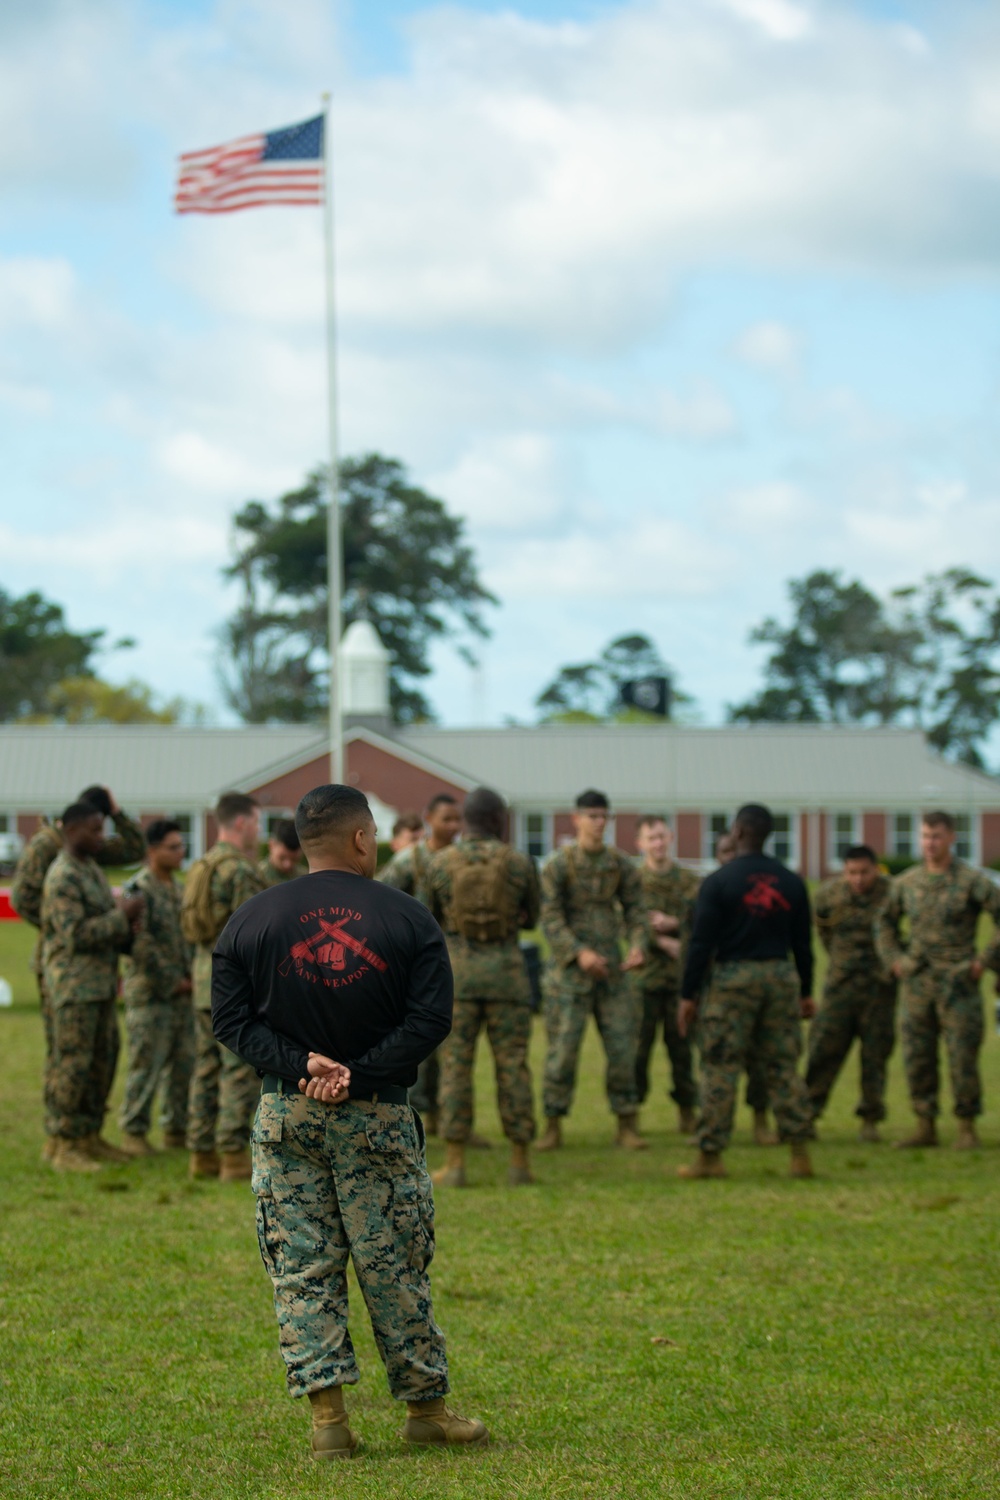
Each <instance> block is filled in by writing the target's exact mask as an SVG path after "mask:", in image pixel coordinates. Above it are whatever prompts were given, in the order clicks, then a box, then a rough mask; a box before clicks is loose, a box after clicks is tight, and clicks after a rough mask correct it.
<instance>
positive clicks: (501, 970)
mask: <svg viewBox="0 0 1000 1500" xmlns="http://www.w3.org/2000/svg"><path fill="white" fill-rule="evenodd" d="M504 848H506V845H504V844H501V843H500V841H499V839H463V840H462V842H461V844H452V845H451V846H450V847H449V848H447V849H441V850H440V851H439V852H438V853H437V854H435V856H434V858H433V859H432V860H431V863H430V869H429V872H428V877H427V904H428V906H429V907H430V909H431V913H432V914H433V915H434V916H435V917H436V918H437V920H438V921H439V922H440V923H441V926H442V927H443V928H444V935H445V941H446V942H447V944H448V955H449V957H450V958H451V970H452V974H453V975H454V978H455V999H456V1000H510V1001H513V1002H514V1003H515V1004H518V1005H528V1004H530V1002H531V986H530V984H529V982H528V974H527V970H526V969H525V967H524V957H523V955H522V953H521V950H520V948H519V947H518V943H517V934H518V930H519V929H520V928H522V927H534V926H536V925H537V922H538V907H539V890H538V876H537V874H536V873H535V862H534V860H533V859H531V858H530V857H529V856H528V855H527V854H521V853H520V852H519V851H518V850H517V849H511V850H509V852H508V855H507V860H508V864H507V880H508V882H509V884H508V900H507V910H508V911H509V912H511V913H512V914H513V916H512V926H511V930H510V933H509V935H508V936H507V938H505V939H504V941H503V942H497V943H480V942H477V941H476V940H475V939H473V938H467V937H463V936H462V934H461V933H459V932H452V931H449V928H448V912H449V908H450V906H451V895H452V879H453V876H454V873H455V870H456V868H457V867H458V866H459V865H460V864H461V863H462V862H464V861H466V860H468V861H470V862H476V861H483V860H487V859H492V858H494V857H495V855H496V853H497V851H498V850H500V849H504Z"/></svg>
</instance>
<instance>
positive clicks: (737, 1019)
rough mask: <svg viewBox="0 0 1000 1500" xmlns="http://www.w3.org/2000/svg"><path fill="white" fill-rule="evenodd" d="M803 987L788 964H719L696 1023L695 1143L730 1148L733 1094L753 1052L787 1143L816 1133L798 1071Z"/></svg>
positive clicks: (710, 1148) (772, 961) (775, 961)
mask: <svg viewBox="0 0 1000 1500" xmlns="http://www.w3.org/2000/svg"><path fill="white" fill-rule="evenodd" d="M801 1030H802V1027H801V1021H800V1016H799V984H798V977H797V975H796V973H795V970H794V968H793V967H792V965H791V964H790V963H789V962H788V961H787V960H786V959H764V960H759V961H757V962H744V963H729V964H717V965H716V967H715V970H714V972H713V974H712V983H711V986H710V988H709V991H708V994H707V995H706V997H705V999H704V1001H703V1003H702V1006H701V1014H700V1017H699V1032H698V1037H699V1044H700V1047H701V1118H700V1119H699V1121H698V1134H697V1139H698V1145H699V1146H700V1147H701V1149H702V1150H703V1151H713V1152H718V1151H724V1150H725V1149H726V1147H727V1146H728V1145H729V1137H730V1135H731V1133H732V1128H733V1112H734V1110H735V1107H736V1090H737V1087H738V1085H739V1079H740V1074H741V1072H743V1071H744V1070H745V1068H746V1064H747V1057H748V1055H749V1053H750V1051H751V1049H752V1050H753V1051H755V1052H756V1054H757V1056H758V1058H759V1060H760V1065H761V1067H762V1069H763V1072H764V1077H765V1079H766V1083H767V1102H768V1104H769V1105H770V1107H771V1109H772V1110H773V1111H774V1118H775V1121H776V1123H777V1126H778V1134H779V1136H780V1137H781V1139H782V1140H783V1141H804V1140H807V1139H808V1137H809V1133H810V1130H811V1123H810V1122H811V1114H810V1110H809V1101H808V1096H807V1094H806V1086H805V1084H804V1083H803V1081H802V1079H801V1078H800V1077H799V1075H798V1073H797V1072H796V1063H797V1062H798V1057H799V1051H800V1049H801V1046H802V1040H801Z"/></svg>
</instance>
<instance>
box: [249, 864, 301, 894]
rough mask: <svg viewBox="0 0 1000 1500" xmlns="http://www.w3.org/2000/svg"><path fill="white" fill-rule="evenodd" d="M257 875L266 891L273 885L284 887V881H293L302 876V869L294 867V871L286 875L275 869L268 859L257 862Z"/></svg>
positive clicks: (298, 866) (297, 866)
mask: <svg viewBox="0 0 1000 1500" xmlns="http://www.w3.org/2000/svg"><path fill="white" fill-rule="evenodd" d="M257 874H258V875H259V876H260V878H261V879H262V880H263V882H264V885H265V886H266V887H267V889H268V890H270V889H271V887H272V886H273V885H284V884H285V882H286V880H295V878H296V877H297V876H299V875H301V874H302V867H301V866H300V865H296V866H295V869H294V870H290V871H289V873H288V874H287V875H286V874H285V872H284V871H283V870H277V869H275V867H274V865H272V863H271V861H270V860H269V859H262V860H260V861H258V864H257Z"/></svg>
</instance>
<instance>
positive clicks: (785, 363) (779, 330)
mask: <svg viewBox="0 0 1000 1500" xmlns="http://www.w3.org/2000/svg"><path fill="white" fill-rule="evenodd" d="M801 346H802V339H801V336H800V335H799V334H798V333H797V332H796V331H795V329H794V328H789V327H788V325H787V324H785V323H778V322H766V321H765V322H762V323H752V324H751V325H750V326H749V327H748V328H744V330H743V332H742V333H741V334H740V336H739V337H738V338H737V340H736V343H735V344H734V346H733V349H734V353H735V354H736V357H737V358H738V359H741V360H743V361H744V363H745V364H748V365H756V366H757V367H758V368H759V369H762V370H770V371H774V372H775V373H777V374H790V373H792V372H794V371H795V370H796V369H797V367H798V363H799V356H800V353H801Z"/></svg>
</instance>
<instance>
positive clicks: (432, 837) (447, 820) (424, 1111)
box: [378, 792, 462, 1135]
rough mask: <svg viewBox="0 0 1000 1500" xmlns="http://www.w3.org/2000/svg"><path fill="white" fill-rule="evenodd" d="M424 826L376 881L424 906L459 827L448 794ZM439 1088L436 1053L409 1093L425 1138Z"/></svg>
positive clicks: (438, 797) (432, 804) (431, 1128)
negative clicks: (436, 865) (435, 869)
mask: <svg viewBox="0 0 1000 1500" xmlns="http://www.w3.org/2000/svg"><path fill="white" fill-rule="evenodd" d="M424 822H425V824H426V826H427V836H426V838H422V839H419V840H417V841H416V842H415V843H411V844H407V845H406V846H405V847H404V848H402V849H400V851H399V852H398V854H394V855H393V857H392V859H391V860H390V861H389V863H388V864H387V865H386V866H385V868H384V869H383V870H381V871H380V872H379V876H378V878H379V880H380V881H381V883H382V884H383V885H389V886H392V888H393V890H396V891H405V893H406V894H407V895H408V896H414V897H415V898H416V899H417V900H418V901H422V902H423V904H424V905H425V906H426V905H427V904H428V890H427V877H428V875H429V873H430V867H431V860H432V859H433V858H434V856H435V855H436V854H440V852H441V850H442V849H448V848H450V846H451V845H452V844H453V843H454V841H455V839H456V838H457V837H458V830H459V828H460V827H461V826H462V815H461V812H460V811H459V806H458V800H457V798H455V797H453V796H452V795H451V793H450V792H438V793H436V794H435V795H434V796H433V797H432V798H431V800H430V801H429V802H428V804H427V807H426V809H425V811H424ZM440 1087H441V1059H440V1058H439V1057H438V1054H437V1053H436V1052H432V1053H431V1055H430V1057H427V1058H425V1059H424V1061H423V1062H422V1063H421V1064H420V1067H419V1069H418V1071H417V1081H416V1083H415V1084H414V1086H413V1088H412V1089H411V1090H410V1103H411V1104H412V1105H413V1108H414V1109H416V1110H419V1111H420V1114H421V1116H422V1117H423V1121H424V1125H425V1127H426V1130H427V1134H428V1135H437V1133H438V1128H439V1121H438V1105H439V1098H438V1095H439V1091H440Z"/></svg>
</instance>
